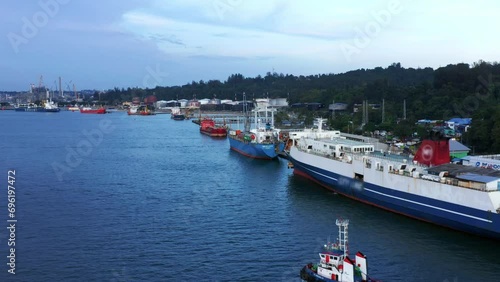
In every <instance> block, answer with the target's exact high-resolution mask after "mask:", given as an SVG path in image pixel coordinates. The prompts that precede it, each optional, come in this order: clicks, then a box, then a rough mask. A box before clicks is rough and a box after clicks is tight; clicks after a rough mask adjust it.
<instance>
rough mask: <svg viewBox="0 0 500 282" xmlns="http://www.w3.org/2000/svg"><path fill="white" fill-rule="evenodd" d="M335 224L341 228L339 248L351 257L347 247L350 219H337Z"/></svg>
mask: <svg viewBox="0 0 500 282" xmlns="http://www.w3.org/2000/svg"><path fill="white" fill-rule="evenodd" d="M335 224H336V225H337V226H338V227H339V247H340V249H342V250H344V255H345V256H348V255H349V249H348V245H347V241H348V239H349V238H348V235H347V231H348V230H347V229H348V226H349V219H337V220H336V221H335Z"/></svg>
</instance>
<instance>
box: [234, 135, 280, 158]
mask: <svg viewBox="0 0 500 282" xmlns="http://www.w3.org/2000/svg"><path fill="white" fill-rule="evenodd" d="M229 146H230V148H231V150H233V151H236V152H238V153H240V154H242V155H244V156H247V157H249V158H254V159H263V160H272V159H275V158H277V157H278V152H280V151H282V150H283V148H282V147H283V146H281V145H280V149H279V150H276V147H275V145H274V144H259V143H252V142H246V141H242V140H239V139H236V138H235V137H230V138H229Z"/></svg>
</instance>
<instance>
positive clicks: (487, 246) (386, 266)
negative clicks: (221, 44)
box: [0, 111, 500, 282]
mask: <svg viewBox="0 0 500 282" xmlns="http://www.w3.org/2000/svg"><path fill="white" fill-rule="evenodd" d="M0 125H1V130H0V136H1V143H0V158H1V161H0V174H2V177H0V179H1V183H0V187H2V189H0V209H1V211H0V215H1V216H0V217H1V218H0V281H300V278H299V277H298V274H299V271H300V269H301V267H302V266H303V265H304V264H305V263H308V262H316V261H317V259H318V255H317V252H318V251H319V249H320V247H321V245H322V244H324V242H325V241H326V240H327V238H328V237H329V236H330V237H331V238H332V239H334V238H335V237H336V234H337V227H336V226H335V219H336V218H339V217H342V218H349V219H350V223H351V224H350V226H349V239H350V241H349V243H350V248H351V251H352V253H354V252H355V251H357V250H360V251H362V252H364V253H365V254H366V255H367V256H368V259H369V261H368V263H369V274H370V275H371V276H372V277H375V278H378V279H380V280H382V281H443V282H444V281H449V282H452V281H453V282H461V281H498V274H500V262H499V260H498V255H499V254H500V246H499V244H498V242H496V241H492V240H489V239H483V238H480V237H475V236H472V235H467V234H462V233H458V232H455V231H451V230H448V229H445V228H441V227H437V226H433V225H430V224H427V223H422V222H418V221H415V220H412V219H407V218H405V217H402V216H399V215H395V214H391V213H388V212H385V211H382V210H379V209H377V208H374V207H370V206H367V205H364V204H361V203H358V202H355V201H352V200H349V199H346V198H344V197H342V196H339V195H335V194H333V193H330V192H328V191H326V190H324V189H322V188H321V187H319V186H317V185H315V184H312V183H311V182H309V181H307V180H305V179H302V178H300V177H298V176H294V175H293V174H292V170H289V169H287V166H286V164H287V163H286V161H284V160H278V161H257V160H250V159H248V158H245V157H243V156H240V155H239V154H237V153H234V152H232V151H230V150H229V143H228V141H227V140H226V139H222V140H220V139H219V140H218V139H212V138H210V137H207V136H204V135H201V134H200V133H199V131H198V127H197V126H196V125H195V124H193V123H192V122H190V121H174V120H171V119H170V116H169V115H156V116H149V117H133V116H127V115H126V114H125V113H121V112H117V113H113V114H107V115H82V114H80V113H72V112H60V113H56V114H48V113H47V114H46V113H18V112H12V111H3V112H0ZM9 169H15V170H16V183H15V187H16V213H15V216H16V219H17V220H18V222H17V223H16V233H15V240H16V274H15V275H11V274H9V273H8V272H7V271H8V269H9V266H8V265H7V262H8V258H7V256H8V255H9V251H8V246H7V239H8V238H9V236H10V233H9V231H8V230H7V226H8V223H7V219H8V218H7V171H8V170H9Z"/></svg>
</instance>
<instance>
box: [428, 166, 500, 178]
mask: <svg viewBox="0 0 500 282" xmlns="http://www.w3.org/2000/svg"><path fill="white" fill-rule="evenodd" d="M442 171H447V172H448V174H449V175H450V176H452V177H457V176H459V175H461V174H465V173H472V174H477V175H484V176H491V177H497V178H500V171H499V170H494V169H486V168H481V167H474V166H466V165H459V164H452V163H449V164H442V165H438V166H434V167H429V168H428V169H427V172H429V173H430V174H435V175H438V174H439V173H440V172H442Z"/></svg>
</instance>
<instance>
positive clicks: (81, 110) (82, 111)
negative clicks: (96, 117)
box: [80, 109, 106, 114]
mask: <svg viewBox="0 0 500 282" xmlns="http://www.w3.org/2000/svg"><path fill="white" fill-rule="evenodd" d="M80 113H82V114H105V113H106V109H92V110H83V109H80Z"/></svg>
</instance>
